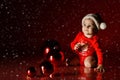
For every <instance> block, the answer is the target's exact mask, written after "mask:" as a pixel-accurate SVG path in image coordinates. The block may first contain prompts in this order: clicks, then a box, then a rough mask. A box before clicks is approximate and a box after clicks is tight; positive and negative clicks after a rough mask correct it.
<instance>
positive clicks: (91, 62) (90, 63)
mask: <svg viewBox="0 0 120 80" xmlns="http://www.w3.org/2000/svg"><path fill="white" fill-rule="evenodd" d="M84 65H85V67H89V68H93V67H96V66H97V60H96V58H95V57H93V56H88V57H86V58H85V60H84Z"/></svg>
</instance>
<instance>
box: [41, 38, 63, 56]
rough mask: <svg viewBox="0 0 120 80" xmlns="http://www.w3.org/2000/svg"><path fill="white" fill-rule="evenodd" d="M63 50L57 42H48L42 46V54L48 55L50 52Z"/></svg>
mask: <svg viewBox="0 0 120 80" xmlns="http://www.w3.org/2000/svg"><path fill="white" fill-rule="evenodd" d="M53 50H58V51H60V50H61V47H60V44H59V43H58V42H57V41H56V40H46V41H44V42H43V44H42V46H41V52H42V53H43V54H44V55H47V54H48V53H49V52H50V51H53Z"/></svg>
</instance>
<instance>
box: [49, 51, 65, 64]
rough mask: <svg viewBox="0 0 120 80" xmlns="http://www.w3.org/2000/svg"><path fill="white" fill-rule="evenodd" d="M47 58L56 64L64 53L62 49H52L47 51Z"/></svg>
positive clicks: (61, 60) (62, 58)
mask: <svg viewBox="0 0 120 80" xmlns="http://www.w3.org/2000/svg"><path fill="white" fill-rule="evenodd" d="M47 60H49V61H50V62H51V63H52V64H55V65H58V64H60V63H61V62H63V60H64V53H63V52H62V51H57V50H53V51H51V52H49V53H48V55H47Z"/></svg>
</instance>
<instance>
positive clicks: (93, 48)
mask: <svg viewBox="0 0 120 80" xmlns="http://www.w3.org/2000/svg"><path fill="white" fill-rule="evenodd" d="M78 42H79V43H82V44H87V45H88V49H87V50H86V51H83V52H76V53H77V54H78V55H79V57H80V64H81V65H83V64H84V59H85V58H86V57H87V56H94V54H95V53H96V55H97V58H98V64H102V63H103V53H102V51H101V49H100V47H99V43H98V37H97V36H93V37H92V38H86V37H85V36H84V35H83V33H82V32H79V33H78V34H77V36H76V37H75V39H74V40H73V42H71V48H72V50H74V46H75V45H76V43H78Z"/></svg>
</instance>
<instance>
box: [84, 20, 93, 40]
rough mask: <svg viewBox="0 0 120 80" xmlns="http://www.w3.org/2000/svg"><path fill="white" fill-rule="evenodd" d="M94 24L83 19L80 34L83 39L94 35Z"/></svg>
mask: <svg viewBox="0 0 120 80" xmlns="http://www.w3.org/2000/svg"><path fill="white" fill-rule="evenodd" d="M94 28H95V23H94V22H93V21H92V20H91V19H85V20H84V22H83V26H82V32H83V33H84V35H85V37H87V38H91V37H92V36H93V35H94Z"/></svg>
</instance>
